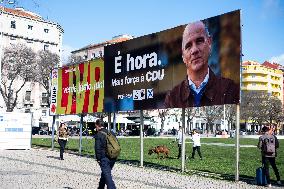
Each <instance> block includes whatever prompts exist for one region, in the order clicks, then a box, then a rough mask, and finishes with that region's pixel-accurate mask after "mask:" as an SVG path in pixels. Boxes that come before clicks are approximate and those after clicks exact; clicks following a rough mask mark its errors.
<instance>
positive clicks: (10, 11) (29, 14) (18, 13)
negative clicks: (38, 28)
mask: <svg viewBox="0 0 284 189" xmlns="http://www.w3.org/2000/svg"><path fill="white" fill-rule="evenodd" d="M0 10H1V11H2V12H5V13H8V14H13V15H16V16H20V17H26V18H31V19H35V20H42V17H41V16H39V15H37V14H35V13H33V12H30V11H26V10H25V9H24V8H22V7H17V8H15V9H10V8H6V7H3V6H0Z"/></svg>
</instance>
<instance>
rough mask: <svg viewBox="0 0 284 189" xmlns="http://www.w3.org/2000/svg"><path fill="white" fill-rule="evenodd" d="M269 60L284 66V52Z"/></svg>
mask: <svg viewBox="0 0 284 189" xmlns="http://www.w3.org/2000/svg"><path fill="white" fill-rule="evenodd" d="M269 62H275V63H278V64H281V65H283V66H284V53H283V54H281V55H279V56H273V57H272V58H270V60H269Z"/></svg>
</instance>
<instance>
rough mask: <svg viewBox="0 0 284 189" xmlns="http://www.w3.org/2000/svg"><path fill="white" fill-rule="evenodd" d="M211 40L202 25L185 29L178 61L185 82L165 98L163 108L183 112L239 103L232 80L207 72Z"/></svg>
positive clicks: (199, 23) (236, 88) (208, 70)
mask: <svg viewBox="0 0 284 189" xmlns="http://www.w3.org/2000/svg"><path fill="white" fill-rule="evenodd" d="M210 52H211V37H210V35H209V33H208V31H207V29H206V27H205V25H204V23H203V22H201V21H198V22H194V23H191V24H188V25H187V26H186V27H185V30H184V33H183V39H182V59H183V62H184V63H185V66H186V69H187V76H186V78H185V79H184V80H183V81H182V82H181V83H180V84H179V85H177V86H175V87H174V88H173V89H172V90H171V91H169V92H168V93H167V95H166V98H165V101H164V105H165V108H185V107H199V106H211V105H222V104H237V103H239V93H240V87H239V85H237V84H236V83H234V81H233V80H231V79H227V78H222V77H219V76H216V75H215V74H214V72H213V71H212V70H211V69H210V68H209V65H208V58H209V56H210Z"/></svg>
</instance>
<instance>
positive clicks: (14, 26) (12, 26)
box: [11, 20, 16, 29]
mask: <svg viewBox="0 0 284 189" xmlns="http://www.w3.org/2000/svg"><path fill="white" fill-rule="evenodd" d="M11 28H14V29H16V21H15V20H13V21H11Z"/></svg>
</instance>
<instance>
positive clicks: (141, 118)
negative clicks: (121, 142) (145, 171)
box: [140, 110, 144, 167]
mask: <svg viewBox="0 0 284 189" xmlns="http://www.w3.org/2000/svg"><path fill="white" fill-rule="evenodd" d="M143 129H144V116H143V110H140V167H143V154H144V153H143Z"/></svg>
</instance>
